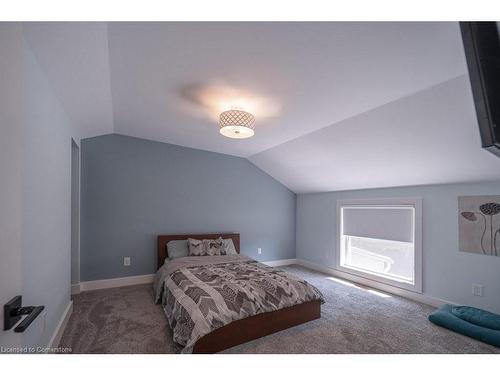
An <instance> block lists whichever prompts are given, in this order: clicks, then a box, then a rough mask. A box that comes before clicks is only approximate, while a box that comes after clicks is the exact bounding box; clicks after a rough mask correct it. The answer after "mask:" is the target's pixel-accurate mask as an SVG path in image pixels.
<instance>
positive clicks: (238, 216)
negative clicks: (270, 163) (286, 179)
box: [80, 134, 296, 281]
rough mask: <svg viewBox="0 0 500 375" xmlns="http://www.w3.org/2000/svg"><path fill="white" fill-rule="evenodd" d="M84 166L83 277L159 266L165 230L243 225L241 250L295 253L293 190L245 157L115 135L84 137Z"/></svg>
mask: <svg viewBox="0 0 500 375" xmlns="http://www.w3.org/2000/svg"><path fill="white" fill-rule="evenodd" d="M236 142H238V141H236ZM81 170H82V179H81V184H82V186H81V188H82V190H81V199H82V202H81V250H80V253H81V258H80V268H81V280H82V281H88V280H99V279H107V278H114V277H124V276H131V275H143V274H151V273H154V272H155V270H156V236H157V235H158V234H165V233H200V232H205V233H206V232H239V233H240V234H241V246H242V253H243V254H246V255H249V256H251V257H253V258H255V259H258V260H263V261H266V260H274V259H286V258H295V203H296V202H295V201H296V196H295V194H294V193H293V192H291V191H290V190H288V189H287V188H286V187H284V186H283V185H281V184H280V183H278V182H277V181H276V180H274V179H273V178H271V177H270V176H269V175H267V174H265V173H264V172H262V171H261V170H260V169H258V168H257V167H255V166H254V165H253V164H251V163H250V162H249V161H248V160H246V159H243V158H238V157H233V156H227V155H223V154H217V153H213V152H207V151H200V150H195V149H190V148H186V147H180V146H175V145H169V144H165V143H160V142H153V141H147V140H143V139H138V138H133V137H126V136H121V135H116V134H115V135H105V136H100V137H95V138H89V139H85V140H83V141H82V142H81ZM259 247H260V248H262V254H261V255H258V254H257V248H259ZM125 256H130V257H131V266H129V267H124V266H123V257H125Z"/></svg>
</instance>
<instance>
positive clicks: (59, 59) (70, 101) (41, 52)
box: [23, 22, 113, 138]
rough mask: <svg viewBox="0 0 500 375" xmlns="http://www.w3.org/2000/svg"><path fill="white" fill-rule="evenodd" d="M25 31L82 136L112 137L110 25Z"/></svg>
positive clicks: (41, 25)
mask: <svg viewBox="0 0 500 375" xmlns="http://www.w3.org/2000/svg"><path fill="white" fill-rule="evenodd" d="M23 30H24V36H25V39H26V41H27V42H28V44H29V45H30V46H31V48H32V49H33V52H34V53H35V56H36V57H37V59H38V62H39V63H40V65H41V66H42V68H43V70H44V71H45V73H46V74H47V76H48V78H49V80H50V82H51V83H52V87H53V88H54V90H55V92H56V94H57V95H58V97H59V100H60V101H61V103H62V105H63V106H64V108H65V109H66V112H67V113H68V116H69V117H70V119H71V120H72V122H73V123H74V124H75V127H76V128H77V131H78V135H79V136H80V137H81V138H88V137H95V136H98V135H103V134H109V133H112V132H113V108H112V102H111V84H110V81H109V77H110V74H109V51H108V37H107V26H106V24H105V23H89V22H83V23H81V22H47V23H46V22H30V23H25V24H24V25H23Z"/></svg>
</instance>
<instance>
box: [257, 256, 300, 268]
mask: <svg viewBox="0 0 500 375" xmlns="http://www.w3.org/2000/svg"><path fill="white" fill-rule="evenodd" d="M261 263H264V264H265V265H267V266H270V267H279V266H288V265H290V264H296V263H297V259H295V258H294V259H279V260H270V261H268V262H261Z"/></svg>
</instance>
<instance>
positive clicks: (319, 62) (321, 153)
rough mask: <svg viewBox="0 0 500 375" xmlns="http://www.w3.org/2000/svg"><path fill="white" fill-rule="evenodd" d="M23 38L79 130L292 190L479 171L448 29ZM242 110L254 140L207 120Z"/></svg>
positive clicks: (243, 28)
mask: <svg viewBox="0 0 500 375" xmlns="http://www.w3.org/2000/svg"><path fill="white" fill-rule="evenodd" d="M25 34H26V38H27V40H28V42H29V43H30V45H31V46H32V48H33V50H34V52H35V54H36V56H37V58H38V60H39V62H40V64H41V65H42V67H43V68H44V69H45V71H46V72H47V75H48V76H49V78H50V79H51V81H52V83H53V85H54V87H55V89H56V92H58V93H59V96H60V98H61V102H62V103H63V105H64V106H65V108H66V109H67V111H68V114H69V116H70V117H71V118H72V119H73V120H74V121H75V123H77V124H78V127H79V128H80V129H81V135H82V137H83V138H85V137H91V136H96V135H101V134H107V133H112V132H115V133H119V134H125V135H130V136H136V137H141V138H146V139H152V140H156V141H162V142H167V143H173V144H178V145H182V146H188V147H193V148H198V149H203V150H208V151H215V152H220V153H226V154H231V155H236V156H241V157H246V158H249V160H250V161H251V162H253V163H254V164H255V165H257V166H258V167H259V168H261V169H263V170H264V171H265V172H267V173H269V174H270V175H271V176H273V177H275V178H276V179H277V180H279V181H280V182H282V183H283V184H284V185H286V186H287V187H289V188H290V189H291V190H293V191H295V192H312V191H329V190H339V189H362V188H368V187H385V186H399V185H412V184H426V183H444V182H459V181H478V180H488V179H493V178H494V177H492V170H499V168H500V159H497V158H495V157H493V156H492V155H490V154H489V153H487V152H486V151H484V150H482V149H481V148H480V142H479V135H478V131H477V124H476V119H475V114H474V107H473V103H472V98H471V95H470V87H469V84H468V76H467V73H466V65H465V60H464V57H463V50H462V45H461V38H460V32H459V28H458V24H457V23H109V24H105V23H77V24H70V23H63V24H61V23H56V24H51V23H36V24H26V25H25ZM235 105H238V106H243V107H244V108H249V109H251V110H252V112H253V113H254V114H255V115H256V118H257V123H256V127H257V128H256V135H255V136H254V137H253V138H250V139H247V140H230V139H227V138H224V137H222V136H221V135H220V134H219V133H218V126H217V122H216V117H217V114H218V113H219V112H220V111H221V110H223V109H225V108H224V107H228V106H235Z"/></svg>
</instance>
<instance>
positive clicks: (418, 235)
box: [335, 197, 422, 293]
mask: <svg viewBox="0 0 500 375" xmlns="http://www.w3.org/2000/svg"><path fill="white" fill-rule="evenodd" d="M357 205H359V206H385V205H412V206H413V207H414V208H415V244H414V246H415V254H414V256H415V259H414V262H415V284H414V285H412V284H408V283H403V282H398V281H396V280H389V279H386V278H385V277H380V276H377V275H371V274H368V273H365V272H362V271H357V270H354V269H352V268H348V267H343V266H341V265H340V251H341V248H342V247H341V246H342V245H341V241H342V236H341V233H342V215H341V208H342V206H357ZM335 261H336V263H335V269H337V270H339V271H342V272H346V273H349V274H352V275H356V276H359V277H362V278H364V279H367V280H371V281H373V282H375V283H379V284H386V285H391V286H394V287H397V288H400V289H404V290H410V291H412V292H416V293H422V198H420V197H411V198H373V199H343V200H338V201H337V239H336V257H335Z"/></svg>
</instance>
